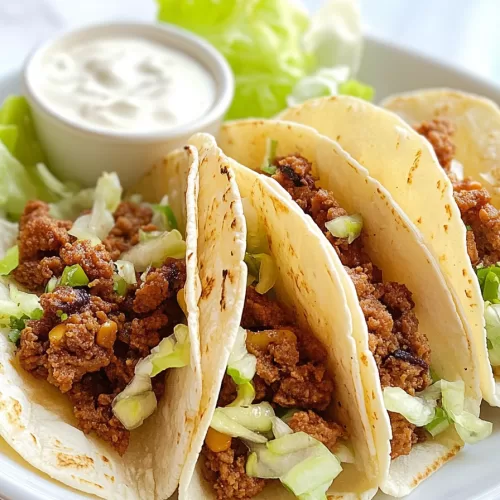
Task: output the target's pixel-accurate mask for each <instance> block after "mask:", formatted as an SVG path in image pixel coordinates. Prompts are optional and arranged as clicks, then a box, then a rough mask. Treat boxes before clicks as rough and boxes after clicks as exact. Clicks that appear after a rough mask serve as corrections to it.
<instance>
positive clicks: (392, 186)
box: [283, 89, 500, 406]
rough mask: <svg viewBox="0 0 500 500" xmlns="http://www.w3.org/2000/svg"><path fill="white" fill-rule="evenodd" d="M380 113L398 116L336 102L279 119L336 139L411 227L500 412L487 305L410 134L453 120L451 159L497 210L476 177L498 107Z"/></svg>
mask: <svg viewBox="0 0 500 500" xmlns="http://www.w3.org/2000/svg"><path fill="white" fill-rule="evenodd" d="M383 106H385V107H386V108H387V109H390V110H391V111H394V112H395V113H397V114H398V115H400V116H397V115H396V114H394V113H393V112H390V111H387V110H385V109H383V108H379V107H377V106H374V105H372V104H370V103H368V102H366V101H362V100H359V99H355V98H351V97H337V98H329V99H318V100H315V101H310V102H308V103H305V104H303V105H301V106H298V107H296V108H292V109H289V110H287V111H286V112H285V113H284V114H283V118H284V119H287V120H292V121H296V122H300V123H303V124H305V125H310V126H312V127H314V128H315V129H316V130H317V131H318V132H319V133H321V134H324V135H326V136H328V137H330V138H332V139H334V140H337V141H338V142H339V143H340V144H341V146H342V147H343V148H345V149H346V150H347V151H348V152H349V153H350V154H351V155H352V156H353V157H354V158H356V159H357V160H358V161H359V162H360V163H362V164H363V165H364V166H365V167H366V168H367V169H368V171H369V173H370V175H371V176H373V177H374V178H375V179H377V180H378V181H379V182H380V183H381V184H382V185H383V186H384V187H386V188H387V189H388V190H389V191H390V193H391V195H392V196H393V198H394V200H395V201H396V202H397V203H398V204H399V205H400V206H401V208H402V209H403V210H404V211H405V213H406V214H407V215H408V217H409V218H410V219H411V220H412V222H413V223H414V224H415V226H416V227H417V229H418V231H419V232H420V234H421V236H422V238H423V240H424V242H425V244H426V245H427V246H428V248H429V249H430V251H431V252H432V254H433V256H434V258H435V260H436V261H437V262H438V263H439V266H440V267H441V269H442V271H443V274H444V275H445V278H446V282H447V285H448V287H449V290H450V291H451V293H452V295H453V300H454V302H455V304H456V307H457V310H458V313H459V314H460V317H461V318H462V320H463V323H464V326H465V330H466V333H467V336H468V338H469V341H470V343H471V348H472V349H473V351H474V355H475V357H476V358H477V365H478V368H479V372H480V380H481V392H482V395H483V397H484V399H485V400H486V401H487V402H488V403H490V404H491V405H493V406H499V405H500V381H496V380H495V379H494V377H493V373H492V370H491V365H490V363H489V360H488V349H487V345H486V335H485V330H484V326H485V322H484V301H483V298H482V295H481V290H480V287H479V285H478V281H477V277H476V275H475V272H474V269H473V267H472V265H471V262H470V259H469V256H468V254H467V245H466V228H465V225H464V224H463V223H462V219H461V216H460V211H459V209H458V207H457V205H456V203H455V200H454V198H453V189H452V186H451V183H450V180H449V179H448V176H447V175H446V173H445V172H444V170H443V169H442V168H441V166H440V165H439V162H438V160H437V158H436V155H435V153H434V150H433V148H432V146H431V145H430V144H429V142H428V141H427V140H425V139H424V138H423V137H422V136H420V135H419V134H418V133H417V132H416V131H415V130H414V129H413V128H412V125H414V124H417V123H420V122H422V121H424V120H431V119H433V118H437V117H442V118H446V117H448V118H451V119H452V121H453V123H454V124H455V126H456V128H457V130H456V134H455V139H454V142H455V143H456V146H457V151H456V158H457V160H458V161H460V162H461V163H462V164H463V166H464V173H465V175H467V176H471V177H472V178H474V179H476V180H479V181H480V182H481V183H483V184H484V185H485V186H486V187H487V188H488V189H490V194H492V195H493V203H496V205H497V206H499V205H498V201H499V200H500V198H499V197H498V190H497V188H496V187H495V186H493V185H492V184H491V183H488V181H487V179H485V178H484V177H482V176H481V174H488V173H492V172H493V173H494V172H495V168H496V159H497V158H498V157H499V155H500V141H498V135H499V134H500V113H499V111H498V107H497V106H496V105H495V104H494V103H492V102H491V101H488V100H486V99H483V98H478V97H477V96H472V95H466V94H461V93H458V92H455V91H450V90H446V89H443V90H426V91H420V92H415V93H410V94H408V95H402V96H395V97H393V98H389V99H388V100H386V101H385V102H384V103H383ZM407 122H408V123H407Z"/></svg>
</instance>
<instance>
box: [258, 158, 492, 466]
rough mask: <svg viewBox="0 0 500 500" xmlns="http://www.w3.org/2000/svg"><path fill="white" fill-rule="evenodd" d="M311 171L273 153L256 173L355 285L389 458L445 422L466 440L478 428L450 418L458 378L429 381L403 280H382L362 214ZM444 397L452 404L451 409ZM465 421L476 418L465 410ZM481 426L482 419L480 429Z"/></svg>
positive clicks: (455, 411)
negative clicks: (324, 243) (291, 206)
mask: <svg viewBox="0 0 500 500" xmlns="http://www.w3.org/2000/svg"><path fill="white" fill-rule="evenodd" d="M311 168H312V166H311V163H310V162H308V161H307V160H306V159H305V158H303V157H301V156H299V155H290V156H286V157H277V158H273V159H272V160H271V161H269V162H267V165H266V164H265V165H264V167H263V169H262V170H263V171H264V172H265V173H267V174H268V175H271V176H272V178H273V179H275V180H276V181H277V182H278V183H279V184H280V185H281V186H283V187H284V188H285V189H286V190H287V192H288V193H289V194H290V195H291V197H292V199H293V200H294V201H296V202H297V204H298V205H299V206H300V207H301V208H302V210H303V211H304V212H305V213H306V214H307V215H309V216H310V217H311V218H312V219H313V220H314V222H315V223H316V224H317V225H318V226H319V228H320V229H321V230H322V231H323V233H324V234H325V236H326V238H327V239H328V241H329V242H330V243H331V244H332V246H333V247H334V249H335V251H336V252H337V254H338V256H339V257H340V260H341V262H342V264H343V265H344V267H345V269H346V271H347V273H348V274H349V276H350V277H351V279H352V281H353V283H354V286H355V288H356V292H357V295H358V299H359V303H360V306H361V309H362V311H363V314H364V317H365V320H366V324H367V327H368V332H369V342H368V343H369V348H370V350H371V352H372V354H373V356H374V359H375V361H376V364H377V367H378V371H379V376H380V382H381V386H382V389H383V392H384V402H385V406H386V408H387V410H388V413H389V418H390V421H391V428H392V439H391V458H392V459H395V458H397V457H399V456H402V455H408V454H409V453H410V451H411V449H412V447H413V446H414V445H415V444H416V443H419V442H423V441H425V440H426V439H428V438H431V437H434V436H436V435H437V434H439V433H441V432H443V431H444V430H445V429H446V428H447V427H448V426H449V425H450V423H454V425H455V427H456V428H457V432H459V434H460V435H461V436H462V438H463V439H464V440H466V441H468V442H472V441H473V440H475V439H476V437H477V433H478V430H477V428H476V429H474V430H471V429H470V428H469V429H465V428H463V429H459V427H460V426H461V425H462V424H460V423H457V419H458V420H459V421H461V420H462V419H463V413H467V412H464V408H463V401H464V399H465V395H464V383H463V381H457V382H451V383H450V382H446V381H444V380H440V381H437V382H435V383H434V384H433V380H432V377H431V373H430V364H431V349H430V346H429V342H428V339H427V337H426V336H425V334H424V333H423V332H421V331H419V323H418V319H417V317H416V315H415V312H414V307H415V303H414V302H413V300H412V294H411V292H410V291H409V290H408V288H407V287H406V286H405V285H404V284H400V283H396V282H388V281H384V280H383V276H382V272H381V270H380V269H378V268H377V267H376V266H375V265H374V264H373V263H372V262H371V260H370V257H369V255H368V253H367V252H366V250H365V243H364V238H363V220H362V217H361V216H360V215H359V214H351V215H350V214H348V213H347V212H346V211H345V210H344V209H343V208H342V207H341V206H340V205H339V203H338V202H337V201H336V199H335V197H334V195H333V193H332V192H330V191H328V190H326V189H323V188H320V187H318V186H317V185H316V181H315V179H314V178H313V176H312V174H311ZM450 394H453V396H452V400H453V401H454V402H457V401H458V403H457V404H458V406H455V407H453V408H452V406H453V404H454V403H452V402H450V399H449V398H450ZM459 415H460V416H459ZM467 419H469V420H471V421H472V420H474V422H475V423H477V422H481V421H479V419H477V418H476V417H474V416H472V415H471V414H468V413H467ZM482 424H483V423H482V422H481V423H480V424H479V423H478V428H479V427H480V426H482ZM462 427H463V426H462ZM486 427H487V424H486V423H485V429H484V432H487V431H488V429H486ZM472 436H473V437H472Z"/></svg>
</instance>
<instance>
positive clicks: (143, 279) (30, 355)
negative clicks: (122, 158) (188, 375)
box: [0, 174, 189, 454]
mask: <svg viewBox="0 0 500 500" xmlns="http://www.w3.org/2000/svg"><path fill="white" fill-rule="evenodd" d="M94 198H95V199H94V204H93V207H92V209H91V210H90V211H87V212H86V213H84V214H83V215H82V216H80V217H79V218H78V219H76V220H75V221H74V222H72V221H70V220H58V219H56V218H54V217H52V216H51V214H50V207H49V205H47V204H46V203H44V202H41V201H32V202H29V203H28V204H27V205H26V207H25V209H24V212H23V214H22V217H21V220H20V224H19V235H18V239H17V245H16V246H15V247H13V248H12V249H11V250H10V251H9V252H8V253H7V255H6V257H5V258H4V260H3V261H2V262H3V263H4V264H5V263H6V262H7V266H8V269H7V272H8V273H9V278H8V279H6V281H5V285H6V286H8V287H9V292H8V294H9V300H2V301H0V302H1V306H0V308H1V309H3V310H1V311H0V321H1V322H2V323H4V324H10V327H11V332H10V334H9V339H10V340H11V342H13V343H14V344H15V345H16V346H17V359H18V361H19V363H20V365H21V367H22V368H23V369H24V370H26V371H27V372H29V373H30V374H31V375H32V376H34V377H37V378H39V379H43V380H46V381H47V382H48V383H50V384H52V385H53V386H55V387H56V388H57V389H58V390H59V391H61V392H62V393H63V394H66V395H67V397H68V399H69V401H70V402H71V405H72V407H73V413H74V416H75V418H76V421H77V424H78V427H79V428H80V429H81V430H82V431H83V432H85V433H91V432H93V433H95V434H96V435H97V436H99V437H100V438H101V439H102V440H104V441H107V442H108V443H109V444H110V445H111V446H112V447H113V448H114V449H116V451H117V452H118V453H120V454H124V453H125V451H126V450H127V447H128V444H129V438H130V430H132V429H134V428H136V427H138V426H139V425H141V424H142V422H143V421H144V419H145V418H147V417H148V416H149V415H151V414H152V413H153V412H154V410H155V408H156V405H157V400H158V399H160V398H161V397H162V394H163V393H164V390H165V386H164V373H160V372H162V371H163V370H164V369H166V368H169V367H172V366H184V365H186V364H187V363H188V362H189V343H188V340H187V333H186V330H187V326H184V325H183V324H182V323H183V322H185V318H184V314H183V312H182V310H181V307H180V306H179V304H178V303H177V294H178V293H181V291H182V289H183V287H184V283H185V280H186V266H185V261H184V256H183V254H184V252H185V244H184V242H183V241H182V237H181V235H180V233H179V232H178V231H176V230H171V231H168V230H167V228H166V226H165V225H163V223H162V218H161V217H158V216H157V215H156V213H157V212H158V210H155V209H156V207H154V206H153V207H152V206H149V205H146V204H140V203H133V202H131V201H123V202H121V201H120V198H121V187H120V185H119V181H118V178H117V177H116V176H115V175H114V174H105V175H104V176H103V177H101V179H100V180H99V182H98V185H97V187H96V190H95V196H94ZM165 206H166V205H165ZM162 210H163V212H164V211H165V210H164V207H163V209H162ZM153 222H154V223H153ZM162 226H163V227H162ZM169 229H170V228H169ZM7 272H3V273H2V274H3V275H6V274H7ZM18 287H19V288H18ZM21 287H22V288H21ZM21 289H22V290H24V291H21ZM174 330H175V332H174Z"/></svg>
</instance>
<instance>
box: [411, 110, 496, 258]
mask: <svg viewBox="0 0 500 500" xmlns="http://www.w3.org/2000/svg"><path fill="white" fill-rule="evenodd" d="M415 130H416V131H417V132H418V133H419V134H421V135H423V136H424V137H425V138H426V139H427V140H428V141H429V142H430V143H431V145H432V147H433V148H434V151H435V153H436V156H437V158H438V160H439V163H440V164H441V166H442V167H443V169H444V170H445V172H446V173H447V174H448V177H449V178H450V180H451V182H452V184H453V191H454V197H455V201H456V203H457V205H458V208H459V209H460V213H461V214H462V220H463V222H464V224H465V225H466V226H467V251H468V253H469V257H470V260H471V263H472V265H474V266H477V265H478V264H482V265H484V266H491V265H494V264H496V263H497V262H499V261H500V212H499V211H498V210H497V209H496V208H495V207H494V206H493V205H492V204H491V203H490V201H491V197H490V195H489V193H488V191H487V190H486V189H484V188H483V187H482V185H481V184H480V183H479V182H477V181H474V180H472V179H470V178H466V179H463V180H461V179H459V178H458V177H457V175H456V174H455V173H454V172H453V171H452V160H453V158H454V156H455V149H456V148H455V145H454V143H453V134H454V133H455V128H454V126H453V124H452V123H451V122H450V121H449V120H446V119H434V120H432V121H430V122H424V123H421V124H419V125H417V126H415Z"/></svg>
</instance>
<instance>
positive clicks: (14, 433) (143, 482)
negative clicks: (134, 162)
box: [0, 148, 201, 499]
mask: <svg viewBox="0 0 500 500" xmlns="http://www.w3.org/2000/svg"><path fill="white" fill-rule="evenodd" d="M136 191H137V192H139V193H141V194H143V195H144V197H145V198H147V201H151V202H159V201H160V199H161V198H162V197H163V196H164V195H168V196H169V200H170V205H171V207H172V209H173V211H174V214H175V215H176V217H177V220H178V221H179V223H180V228H179V229H180V230H181V232H183V234H184V235H185V239H186V248H187V250H186V273H187V277H186V285H185V297H186V305H187V309H188V323H189V339H190V345H191V362H190V366H188V367H185V368H181V369H173V370H168V372H167V374H166V389H165V394H164V397H162V399H161V400H160V401H159V404H158V407H157V409H156V411H155V413H154V415H153V416H151V417H150V418H149V419H147V420H146V421H145V423H144V425H142V426H141V427H140V428H138V429H136V430H134V431H132V433H131V441H130V446H129V449H128V450H127V452H126V453H125V455H124V456H122V457H121V456H119V455H118V453H117V452H116V451H114V450H113V449H112V448H111V447H110V446H108V445H107V444H106V443H105V442H104V441H102V440H101V439H99V438H97V437H95V436H93V435H92V434H90V435H87V434H84V433H83V432H82V431H81V430H80V429H79V428H78V427H77V426H76V425H75V420H74V417H73V412H72V408H71V405H70V403H69V401H68V400H67V398H66V397H65V395H63V394H62V393H60V392H59V391H58V390H57V389H56V388H55V387H53V386H51V385H50V384H49V383H48V382H46V381H42V380H38V379H36V378H34V377H33V376H32V375H31V374H29V373H27V372H26V371H25V370H24V369H23V368H22V367H21V366H20V365H19V363H18V361H17V359H16V348H15V347H16V346H15V345H14V344H13V343H11V342H9V341H8V340H7V334H8V329H7V331H3V332H2V335H0V387H1V389H0V436H1V437H2V438H3V439H4V440H5V441H6V442H7V443H8V444H9V445H10V446H11V447H12V448H13V449H14V450H15V451H16V452H17V453H19V455H20V456H21V457H22V458H23V459H24V460H26V461H27V462H28V463H29V464H31V465H32V466H33V467H35V468H36V469H38V470H40V471H42V472H44V473H46V474H48V475H49V476H50V477H51V478H53V479H56V480H58V481H60V482H62V483H64V484H66V485H68V486H71V487H73V488H75V489H77V490H80V491H82V492H85V493H91V494H93V495H96V496H99V497H102V498H107V499H111V498H114V499H125V498H126V499H144V498H161V499H163V498H166V497H168V496H170V495H171V494H173V493H174V491H175V489H176V488H177V485H178V481H179V477H180V474H181V468H182V464H183V463H184V461H185V458H186V454H187V451H188V447H189V443H190V442H191V436H192V434H193V431H194V428H195V425H196V419H197V415H198V407H199V400H200V398H201V371H200V352H199V339H198V309H197V302H198V296H199V288H198V286H197V281H196V272H197V250H196V246H197V226H196V223H197V222H196V219H197V204H196V201H197V194H198V154H197V151H196V149H194V148H186V149H184V150H179V151H176V152H173V153H172V154H170V155H169V156H167V157H166V158H165V160H164V162H163V163H162V164H161V165H159V166H157V167H156V168H155V169H153V170H152V171H151V173H150V174H148V175H147V176H146V178H145V179H143V180H142V181H141V182H140V183H139V184H138V186H137V188H136ZM0 232H1V235H2V236H1V238H0V245H1V253H2V254H3V253H4V252H5V251H6V249H8V248H9V247H11V246H12V245H14V244H15V240H16V237H17V226H16V225H13V224H9V223H6V222H3V221H2V230H1V231H0ZM1 286H2V287H3V285H1Z"/></svg>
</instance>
